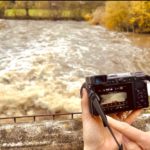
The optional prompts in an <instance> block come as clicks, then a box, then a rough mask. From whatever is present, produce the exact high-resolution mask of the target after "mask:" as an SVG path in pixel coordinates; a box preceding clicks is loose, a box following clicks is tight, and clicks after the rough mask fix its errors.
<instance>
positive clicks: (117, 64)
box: [0, 20, 150, 116]
mask: <svg viewBox="0 0 150 150" xmlns="http://www.w3.org/2000/svg"><path fill="white" fill-rule="evenodd" d="M1 22H2V23H3V24H4V27H3V28H1V29H0V116H5V115H9V116H11V115H20V114H27V115H30V114H35V113H47V112H74V111H80V110H81V108H80V97H79V89H80V87H81V84H82V83H83V82H84V78H85V76H87V75H96V74H106V73H116V72H134V71H144V72H145V73H149V74H150V59H149V58H150V42H149V41H150V36H148V35H135V34H129V33H126V34H125V33H118V32H112V31H108V30H106V29H105V28H103V27H101V26H92V25H89V24H88V23H86V22H75V21H55V22H54V21H29V20H28V21H27V20H23V21H20V20H19V21H17V20H1Z"/></svg>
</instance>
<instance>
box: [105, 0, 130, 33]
mask: <svg viewBox="0 0 150 150" xmlns="http://www.w3.org/2000/svg"><path fill="white" fill-rule="evenodd" d="M129 6H130V3H129V2H127V1H110V2H107V3H106V8H105V15H104V19H103V20H104V25H105V26H106V27H107V28H109V29H116V30H128V20H129V18H128V11H129V10H128V9H129Z"/></svg>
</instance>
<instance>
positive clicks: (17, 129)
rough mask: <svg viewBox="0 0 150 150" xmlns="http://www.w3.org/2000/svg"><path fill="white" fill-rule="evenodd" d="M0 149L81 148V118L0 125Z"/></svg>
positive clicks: (76, 149) (55, 149) (71, 149)
mask: <svg viewBox="0 0 150 150" xmlns="http://www.w3.org/2000/svg"><path fill="white" fill-rule="evenodd" d="M0 139H1V140H0V147H1V149H13V150H15V149H16V150H18V149H24V150H29V149H30V150H31V149H34V150H35V149H44V150H48V149H51V150H53V149H54V150H57V149H59V150H60V149H63V150H65V149H66V150H68V149H69V150H80V149H81V150H82V149H83V140H82V122H81V120H65V121H43V122H40V123H39V122H35V123H21V124H9V125H1V126H0Z"/></svg>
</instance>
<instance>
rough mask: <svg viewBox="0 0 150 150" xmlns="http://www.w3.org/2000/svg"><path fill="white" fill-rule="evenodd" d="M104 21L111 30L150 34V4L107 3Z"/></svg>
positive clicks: (143, 2)
mask: <svg viewBox="0 0 150 150" xmlns="http://www.w3.org/2000/svg"><path fill="white" fill-rule="evenodd" d="M103 20H104V22H103V24H104V25H105V26H106V27H107V28H109V29H115V30H121V31H134V32H142V33H143V32H149V33H150V2H149V1H112V2H107V3H106V8H105V15H104V19H103Z"/></svg>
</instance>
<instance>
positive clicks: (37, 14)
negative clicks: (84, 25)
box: [4, 9, 87, 20]
mask: <svg viewBox="0 0 150 150" xmlns="http://www.w3.org/2000/svg"><path fill="white" fill-rule="evenodd" d="M86 14H87V11H85V10H80V9H72V10H70V9H60V10H56V9H29V10H28V15H29V16H28V17H29V18H33V19H67V20H68V19H75V20H81V19H84V16H85V15H86ZM4 15H5V17H6V18H26V17H27V12H26V9H6V10H5V13H4Z"/></svg>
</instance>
